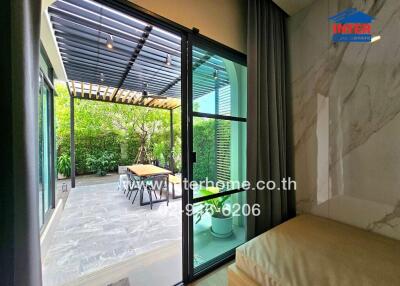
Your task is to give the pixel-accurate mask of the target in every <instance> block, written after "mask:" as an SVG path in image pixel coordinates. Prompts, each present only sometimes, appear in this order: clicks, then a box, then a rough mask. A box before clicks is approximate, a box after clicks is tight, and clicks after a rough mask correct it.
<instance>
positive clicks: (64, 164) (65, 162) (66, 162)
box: [57, 154, 71, 178]
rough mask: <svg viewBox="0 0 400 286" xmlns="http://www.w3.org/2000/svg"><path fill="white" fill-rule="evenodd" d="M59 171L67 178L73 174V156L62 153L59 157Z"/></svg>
mask: <svg viewBox="0 0 400 286" xmlns="http://www.w3.org/2000/svg"><path fill="white" fill-rule="evenodd" d="M57 172H58V173H60V174H61V175H63V176H64V177H67V178H68V177H69V176H71V158H70V157H69V155H68V154H62V155H61V156H59V157H58V159H57Z"/></svg>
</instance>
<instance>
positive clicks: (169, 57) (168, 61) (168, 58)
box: [165, 54, 172, 66]
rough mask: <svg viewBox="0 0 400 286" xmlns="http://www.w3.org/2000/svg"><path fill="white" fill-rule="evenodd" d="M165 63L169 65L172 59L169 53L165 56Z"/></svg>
mask: <svg viewBox="0 0 400 286" xmlns="http://www.w3.org/2000/svg"><path fill="white" fill-rule="evenodd" d="M165 64H166V65H167V66H170V65H171V64H172V60H171V55H170V54H167V57H166V58H165Z"/></svg>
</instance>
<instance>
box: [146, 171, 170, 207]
mask: <svg viewBox="0 0 400 286" xmlns="http://www.w3.org/2000/svg"><path fill="white" fill-rule="evenodd" d="M147 190H148V192H149V198H150V208H151V209H152V208H153V200H152V196H151V192H154V195H155V197H156V199H157V192H158V191H159V192H160V199H161V197H162V192H163V191H166V200H167V206H168V204H169V190H168V175H154V176H151V177H150V178H149V184H148V185H147Z"/></svg>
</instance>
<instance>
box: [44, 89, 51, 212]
mask: <svg viewBox="0 0 400 286" xmlns="http://www.w3.org/2000/svg"><path fill="white" fill-rule="evenodd" d="M42 96H43V119H42V128H43V138H42V140H43V183H44V184H43V186H44V193H43V195H44V196H43V210H44V213H46V212H47V211H48V210H49V209H50V205H51V189H50V160H51V154H50V111H49V109H50V105H49V103H50V100H49V97H50V91H49V88H48V87H47V86H46V85H45V86H44V88H43V95H42Z"/></svg>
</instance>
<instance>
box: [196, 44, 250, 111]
mask: <svg viewBox="0 0 400 286" xmlns="http://www.w3.org/2000/svg"><path fill="white" fill-rule="evenodd" d="M246 101H247V67H246V66H243V65H240V64H238V63H235V62H232V61H230V60H227V59H225V58H222V57H220V56H218V55H214V54H210V53H208V52H206V51H204V50H202V49H199V48H197V47H194V48H193V111H197V112H202V113H209V114H219V115H228V116H234V117H242V118H246V106H247V105H246Z"/></svg>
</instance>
